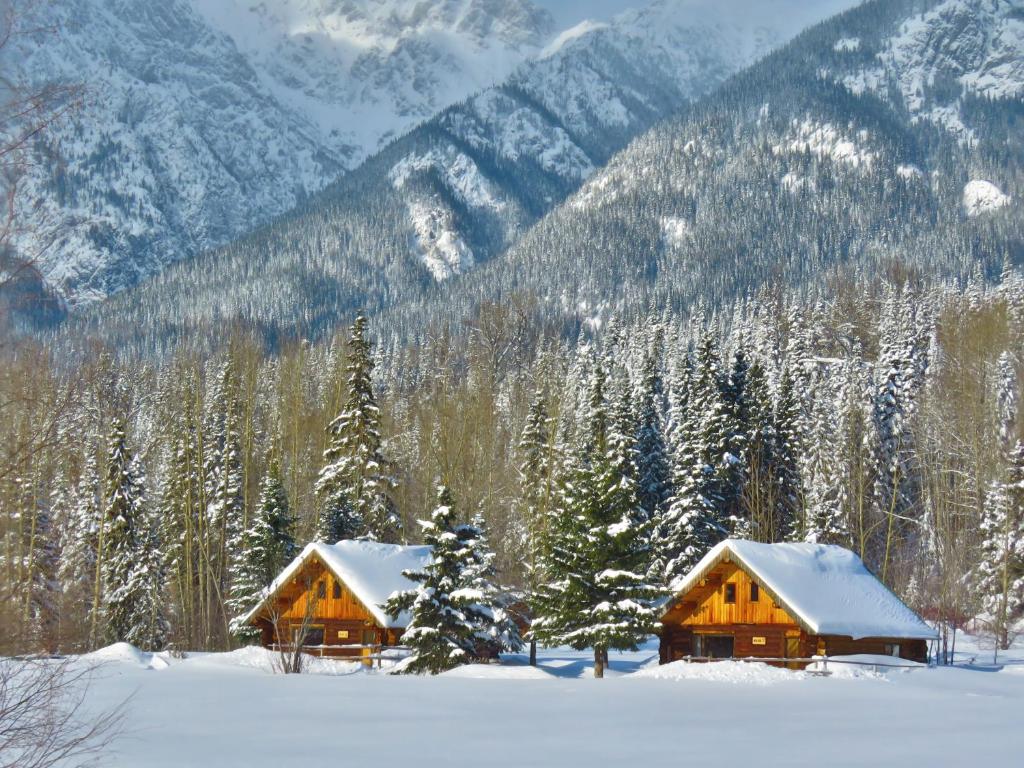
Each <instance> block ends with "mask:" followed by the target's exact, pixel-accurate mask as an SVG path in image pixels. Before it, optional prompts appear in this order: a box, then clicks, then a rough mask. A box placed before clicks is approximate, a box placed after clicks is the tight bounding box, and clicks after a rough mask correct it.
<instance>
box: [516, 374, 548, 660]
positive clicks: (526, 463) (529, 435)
mask: <svg viewBox="0 0 1024 768" xmlns="http://www.w3.org/2000/svg"><path fill="white" fill-rule="evenodd" d="M518 456H519V467H518V469H519V499H518V505H517V509H518V511H519V518H520V520H521V527H522V532H521V538H522V542H523V547H522V548H523V566H524V568H525V577H526V591H527V600H528V601H530V602H532V601H533V595H534V593H535V592H536V590H537V587H538V586H539V584H540V583H541V582H540V579H541V575H542V574H541V560H542V558H543V553H544V550H545V548H546V546H547V532H548V526H547V523H548V517H549V511H550V509H551V507H552V504H553V502H554V499H555V493H556V487H555V472H554V470H555V466H554V465H555V459H556V456H557V454H556V452H555V447H554V445H553V440H552V436H551V417H550V416H549V415H548V409H547V403H546V398H545V397H544V392H543V391H542V390H538V391H537V393H536V394H535V395H534V398H533V402H532V403H531V404H530V412H529V414H528V415H527V418H526V424H525V425H524V427H523V433H522V436H521V437H520V440H519V446H518ZM536 663H537V642H536V640H533V639H531V641H530V664H532V665H536Z"/></svg>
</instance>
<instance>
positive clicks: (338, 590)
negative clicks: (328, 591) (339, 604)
mask: <svg viewBox="0 0 1024 768" xmlns="http://www.w3.org/2000/svg"><path fill="white" fill-rule="evenodd" d="M334 599H335V600H341V584H339V583H338V582H334Z"/></svg>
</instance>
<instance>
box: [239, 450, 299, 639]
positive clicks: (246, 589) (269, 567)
mask: <svg viewBox="0 0 1024 768" xmlns="http://www.w3.org/2000/svg"><path fill="white" fill-rule="evenodd" d="M294 527H295V518H294V517H293V516H292V513H291V508H290V506H289V504H288V494H287V492H286V491H285V487H284V483H283V481H282V480H281V472H280V469H279V468H278V464H277V461H276V459H272V460H271V462H270V467H269V468H268V470H267V473H266V475H265V476H264V478H263V481H262V482H261V484H260V495H259V501H258V503H257V506H256V509H254V510H253V513H252V516H251V518H250V520H249V527H248V528H247V529H246V531H245V533H244V534H243V535H242V541H241V552H240V553H239V555H238V556H237V557H236V558H235V561H234V566H233V569H232V573H231V577H232V579H231V599H230V600H229V602H228V609H229V612H230V614H231V617H232V619H231V634H232V635H234V636H235V637H236V638H238V639H239V640H242V641H249V640H253V639H255V638H256V637H257V636H258V635H259V630H257V629H256V628H255V627H253V626H251V625H250V624H247V623H246V622H244V621H243V618H244V617H245V615H246V614H247V613H249V611H251V610H252V609H253V608H254V607H255V606H256V605H257V604H258V603H259V601H260V599H261V598H262V596H263V593H264V591H265V590H266V588H267V587H268V586H270V583H271V582H272V581H273V580H274V578H275V577H276V576H277V574H278V573H280V572H281V571H282V570H283V569H284V567H285V566H286V565H287V564H288V563H289V562H291V561H292V560H293V559H294V557H295V555H296V553H297V548H296V544H295V534H294Z"/></svg>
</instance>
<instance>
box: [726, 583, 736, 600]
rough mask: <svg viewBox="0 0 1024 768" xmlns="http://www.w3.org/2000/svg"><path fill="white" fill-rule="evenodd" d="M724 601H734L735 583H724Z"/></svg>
mask: <svg viewBox="0 0 1024 768" xmlns="http://www.w3.org/2000/svg"><path fill="white" fill-rule="evenodd" d="M725 602H727V603H735V602H736V585H735V584H726V585H725Z"/></svg>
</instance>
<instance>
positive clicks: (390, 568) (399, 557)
mask: <svg viewBox="0 0 1024 768" xmlns="http://www.w3.org/2000/svg"><path fill="white" fill-rule="evenodd" d="M313 556H316V557H318V558H319V559H320V561H321V562H322V563H323V564H324V565H325V566H326V567H327V569H328V570H329V571H331V573H333V574H334V576H335V578H337V579H338V580H339V581H341V582H342V583H343V584H345V586H346V587H348V588H349V590H350V591H351V592H352V594H353V595H354V596H355V597H356V599H357V600H358V601H359V602H360V603H362V604H363V606H364V607H365V608H366V610H368V611H369V612H370V614H371V615H372V616H373V617H374V619H376V620H377V622H378V623H379V624H380V625H381V626H382V627H388V628H395V629H400V628H403V627H406V626H407V625H408V623H409V615H408V614H407V613H402V614H400V615H398V616H389V615H388V614H386V613H384V609H383V608H381V605H382V604H383V603H385V602H386V601H387V599H388V598H389V597H391V595H392V594H394V593H395V592H401V591H405V590H407V589H414V588H415V587H416V582H414V581H410V580H409V579H407V578H405V576H403V575H402V572H403V571H406V570H410V571H419V570H422V569H423V568H424V567H426V566H427V565H428V564H429V563H430V559H431V556H432V549H431V548H430V547H428V546H412V547H408V546H402V545H400V544H381V543H379V542H376V541H339V542H338V543H337V544H325V543H323V542H319V541H314V542H313V543H311V544H307V545H306V548H305V549H303V550H302V552H301V554H299V556H298V557H296V558H295V559H294V560H292V562H291V563H289V565H288V566H287V567H286V568H285V569H284V570H283V571H281V573H280V575H279V576H278V577H277V578H276V579H274V581H273V582H272V583H271V585H270V586H269V587H267V589H266V591H265V592H264V593H263V599H262V600H261V601H260V604H259V605H257V606H256V607H255V608H253V610H251V611H250V612H249V614H248V615H247V616H246V617H245V620H246V621H252V620H253V619H255V618H256V617H257V616H258V615H259V613H260V611H261V610H262V608H263V606H264V605H265V604H266V602H267V600H268V599H269V598H270V597H271V596H273V595H274V594H275V593H276V592H277V591H278V590H279V589H280V588H281V587H283V586H284V585H285V584H287V583H288V581H289V580H290V579H291V578H292V577H293V576H295V574H296V573H298V572H299V570H300V569H301V568H302V566H303V565H305V563H307V562H308V561H309V560H310V558H312V557H313Z"/></svg>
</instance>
